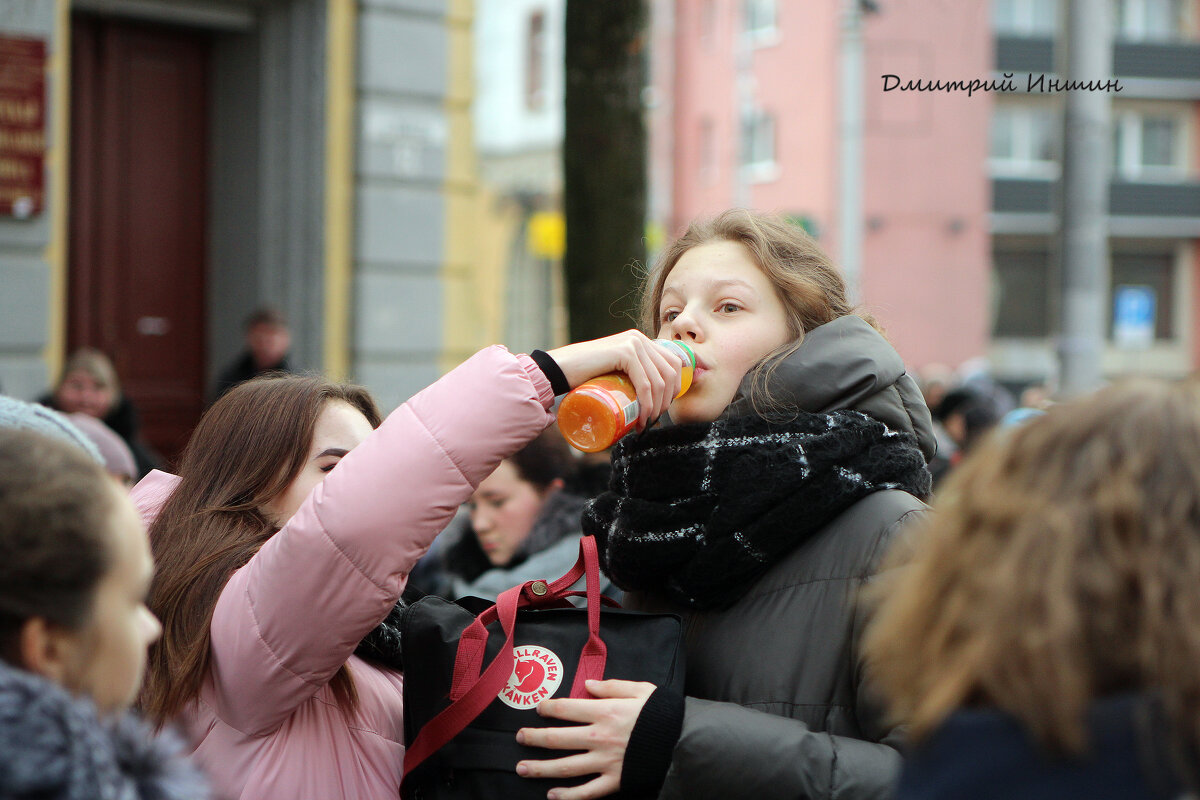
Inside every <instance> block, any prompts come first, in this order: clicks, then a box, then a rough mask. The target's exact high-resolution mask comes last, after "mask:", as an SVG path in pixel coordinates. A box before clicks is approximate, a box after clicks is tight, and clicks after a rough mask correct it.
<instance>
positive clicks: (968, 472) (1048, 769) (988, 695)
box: [865, 381, 1200, 800]
mask: <svg viewBox="0 0 1200 800" xmlns="http://www.w3.org/2000/svg"><path fill="white" fill-rule="evenodd" d="M914 533H915V534H916V535H915V536H914V537H913V538H912V539H911V542H910V544H911V546H910V547H906V548H904V549H903V550H901V551H898V552H896V553H895V554H894V555H893V556H892V557H891V560H892V561H893V562H894V563H895V564H896V565H901V564H904V565H905V566H904V568H903V569H897V570H893V571H892V572H890V573H889V575H888V579H887V580H886V581H883V582H881V585H880V587H879V590H878V595H879V599H880V601H881V603H880V609H879V612H878V614H877V616H876V618H875V621H874V623H873V625H872V627H871V629H870V631H869V632H868V635H867V637H866V645H865V646H866V652H867V656H868V659H869V663H870V665H871V668H872V669H873V671H874V672H875V673H876V674H877V675H878V685H879V686H880V688H881V689H882V690H883V691H884V693H885V695H886V697H887V699H888V701H889V705H890V708H891V711H892V717H893V719H894V720H897V721H903V722H905V723H907V724H908V725H909V726H910V727H909V730H910V738H911V739H912V741H913V743H914V745H915V747H914V748H913V751H912V753H911V758H910V760H909V761H908V762H907V763H906V765H905V770H904V775H903V779H902V780H901V782H900V788H899V793H898V797H899V798H901V800H913V799H914V798H956V797H984V796H986V797H1020V798H1029V799H1030V800H1041V799H1042V798H1046V800H1049V798H1061V797H1087V798H1091V800H1106V799H1107V798H1162V800H1167V798H1175V797H1181V796H1183V793H1184V790H1185V788H1188V789H1190V790H1191V791H1192V792H1195V790H1196V789H1197V787H1198V786H1200V783H1198V781H1197V778H1200V747H1198V745H1200V667H1198V665H1200V628H1198V625H1200V623H1198V620H1200V580H1198V579H1197V577H1198V576H1200V389H1198V387H1197V385H1196V384H1195V383H1178V384H1168V383H1163V382H1151V381H1136V382H1131V383H1128V384H1125V385H1119V386H1114V387H1110V388H1108V389H1104V390H1103V391H1101V392H1099V393H1098V394H1096V395H1094V396H1092V397H1089V398H1086V399H1083V400H1080V401H1076V402H1072V403H1067V404H1061V405H1056V406H1055V407H1053V408H1051V409H1050V410H1049V411H1048V412H1046V413H1045V414H1044V415H1042V416H1039V417H1037V418H1034V419H1031V420H1028V421H1026V422H1025V423H1024V424H1022V425H1019V426H1016V427H1014V428H1011V429H1009V430H1007V431H1005V435H1004V436H993V437H991V438H990V439H989V440H988V441H987V442H986V443H985V444H984V445H983V446H982V447H981V449H980V450H979V452H978V453H976V454H974V455H973V456H971V457H970V458H968V459H967V460H966V461H965V462H964V463H963V464H962V466H961V467H959V468H958V470H957V471H956V472H955V473H954V474H953V475H952V476H951V477H950V479H949V480H948V482H947V483H946V484H945V487H944V488H943V489H941V490H939V493H938V503H937V513H936V514H934V515H932V516H931V517H930V518H929V521H928V524H927V525H924V526H923V527H922V529H921V530H920V531H919V532H914Z"/></svg>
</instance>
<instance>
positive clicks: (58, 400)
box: [38, 347, 162, 479]
mask: <svg viewBox="0 0 1200 800" xmlns="http://www.w3.org/2000/svg"><path fill="white" fill-rule="evenodd" d="M38 402H39V403H41V404H42V405H44V406H49V407H50V408H53V409H55V410H56V411H61V412H63V413H64V414H76V413H78V414H87V415H88V416H89V417H95V418H96V419H98V420H100V421H101V422H103V423H104V424H105V425H106V426H108V427H109V428H110V429H111V430H112V431H113V432H115V433H116V434H117V435H118V436H120V437H121V438H122V439H123V440H124V441H125V445H126V446H127V447H128V448H129V450H130V451H131V452H132V453H133V458H134V461H135V463H136V465H137V474H136V475H135V476H134V478H135V479H140V478H141V477H142V476H144V475H146V474H147V473H148V472H150V470H152V469H155V468H156V467H159V466H161V465H162V459H161V458H160V457H159V456H158V454H157V453H155V452H154V450H152V449H151V448H150V447H149V446H148V445H147V444H146V443H145V442H143V441H142V438H141V422H140V420H139V419H138V413H137V409H135V408H134V406H133V403H132V402H130V400H129V398H128V397H126V396H125V395H123V394H122V393H121V384H120V381H119V380H118V379H117V370H116V369H115V368H114V367H113V363H112V361H111V360H109V358H108V356H106V355H104V353H101V352H100V351H99V350H96V349H93V348H90V347H83V348H80V349H79V350H76V351H75V352H74V353H72V354H71V357H70V358H68V359H67V363H66V364H65V365H64V366H63V371H62V375H61V376H60V377H59V379H58V383H57V384H55V386H54V389H53V390H52V391H51V392H49V393H47V394H44V395H42V396H41V397H39V398H38Z"/></svg>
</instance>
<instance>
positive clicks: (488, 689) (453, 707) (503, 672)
mask: <svg viewBox="0 0 1200 800" xmlns="http://www.w3.org/2000/svg"><path fill="white" fill-rule="evenodd" d="M522 588H524V587H521V586H514V587H513V588H511V589H509V590H508V591H506V592H504V593H503V594H501V595H500V597H499V598H497V600H496V609H497V615H498V616H499V618H500V625H501V627H502V628H503V630H504V634H505V641H504V646H503V647H501V648H500V652H499V653H498V654H497V655H496V658H495V659H493V660H492V663H491V664H489V665H488V668H487V669H486V670H484V671H483V674H482V675H479V673H478V672H477V673H476V675H478V678H477V680H476V681H475V683H474V684H472V685H471V687H470V688H469V689H467V690H466V691H465V692H464V693H463V695H462V697H460V698H459V699H457V700H455V701H454V702H453V703H451V704H450V705H449V706H448V707H446V708H444V709H443V710H442V712H441V713H440V714H438V715H437V716H436V717H434V718H433V719H431V720H429V722H428V723H426V724H425V726H424V727H422V728H421V731H420V733H418V734H417V738H416V739H414V740H413V743H412V744H411V745H410V746H409V747H408V748H407V749H406V750H405V752H404V774H405V775H408V773H410V772H412V771H413V770H414V769H416V767H417V766H418V765H419V764H420V763H421V762H422V761H424V760H425V759H427V758H429V756H431V755H433V754H434V753H436V752H437V751H438V750H440V749H441V748H442V747H444V746H445V745H446V743H447V742H449V741H450V740H451V739H453V738H454V737H455V736H457V735H458V734H459V732H461V731H462V730H463V729H464V728H466V727H467V726H468V725H470V724H471V722H472V720H474V719H475V718H476V717H478V716H479V715H480V714H482V713H483V711H484V709H486V708H487V707H488V706H489V705H491V702H492V701H493V700H495V699H496V696H497V695H498V694H500V692H501V691H502V690H503V689H504V686H505V684H507V683H508V679H509V677H510V676H511V675H512V672H513V662H514V661H515V659H514V658H513V630H514V628H515V627H516V620H517V599H518V598H519V597H520V594H521V589H522ZM485 643H486V642H485ZM456 669H457V666H456Z"/></svg>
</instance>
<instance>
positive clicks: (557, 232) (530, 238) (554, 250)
mask: <svg viewBox="0 0 1200 800" xmlns="http://www.w3.org/2000/svg"><path fill="white" fill-rule="evenodd" d="M525 245H526V247H528V248H529V252H530V253H532V254H533V255H535V256H537V257H538V258H549V259H559V258H562V257H563V251H564V250H566V247H567V223H566V220H565V219H563V215H562V212H561V211H537V212H535V213H534V214H533V215H532V216H530V217H529V228H528V233H527V235H526V240H525Z"/></svg>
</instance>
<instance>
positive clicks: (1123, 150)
mask: <svg viewBox="0 0 1200 800" xmlns="http://www.w3.org/2000/svg"><path fill="white" fill-rule="evenodd" d="M1186 130H1187V128H1186V122H1185V120H1184V119H1183V118H1182V117H1180V116H1179V115H1176V114H1171V113H1162V112H1159V113H1154V112H1140V111H1123V112H1120V113H1118V114H1114V115H1113V167H1114V168H1115V171H1116V174H1117V177H1119V178H1122V179H1124V180H1130V181H1179V180H1183V179H1185V178H1186V177H1187V142H1186V136H1185V133H1186Z"/></svg>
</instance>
